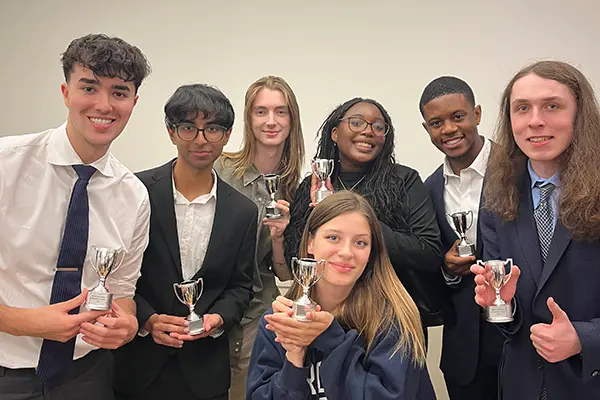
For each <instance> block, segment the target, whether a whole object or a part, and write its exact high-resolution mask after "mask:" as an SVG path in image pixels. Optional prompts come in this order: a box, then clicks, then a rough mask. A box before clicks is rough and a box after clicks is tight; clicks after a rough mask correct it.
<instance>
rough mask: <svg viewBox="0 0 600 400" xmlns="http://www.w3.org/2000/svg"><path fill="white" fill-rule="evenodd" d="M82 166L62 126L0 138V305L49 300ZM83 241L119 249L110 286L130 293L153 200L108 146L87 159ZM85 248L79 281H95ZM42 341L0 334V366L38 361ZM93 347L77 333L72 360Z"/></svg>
mask: <svg viewBox="0 0 600 400" xmlns="http://www.w3.org/2000/svg"><path fill="white" fill-rule="evenodd" d="M75 164H83V162H82V161H81V159H80V158H79V156H78V155H77V153H76V152H75V150H74V149H73V147H72V146H71V143H70V141H69V139H68V137H67V133H66V124H63V125H62V126H60V127H59V128H56V129H51V130H47V131H44V132H41V133H37V134H30V135H19V136H10V137H4V138H0V227H1V229H0V304H2V305H5V306H9V307H19V308H37V307H43V306H47V305H48V304H49V302H50V293H51V291H52V282H53V280H54V269H55V268H56V263H57V260H58V253H59V251H60V246H61V241H62V236H63V230H64V226H65V220H66V216H67V210H68V207H69V200H70V198H71V192H72V190H73V186H74V184H75V182H76V181H77V174H76V172H75V170H74V169H73V168H72V167H71V166H72V165H75ZM91 165H92V166H94V167H95V168H96V169H97V172H96V173H95V174H94V175H93V176H92V178H91V179H90V182H89V184H88V188H87V190H88V198H89V210H90V213H89V238H88V245H89V246H92V245H98V246H104V247H112V248H123V249H125V250H126V252H127V253H126V256H125V258H124V260H123V262H122V264H121V266H120V267H119V268H118V269H117V270H116V271H113V272H112V273H111V274H110V275H109V277H108V279H107V286H108V287H109V289H110V291H111V292H112V293H113V294H114V295H115V298H123V297H127V298H132V297H133V294H134V291H135V284H136V281H137V279H138V278H139V276H140V266H141V262H142V256H143V254H144V250H145V249H146V246H147V244H148V229H149V223H150V220H149V219H150V206H149V200H148V192H147V190H146V188H145V186H144V185H143V184H142V183H141V182H140V181H139V180H138V179H137V177H136V176H135V175H133V173H131V172H130V171H129V170H128V169H127V168H126V167H125V166H124V165H123V164H121V163H120V162H119V161H118V160H117V159H116V158H115V157H114V156H113V155H112V154H110V152H108V153H107V154H105V155H104V156H103V157H102V158H101V159H99V160H98V161H95V162H94V163H92V164H91ZM98 281H99V279H98V275H97V274H96V272H95V271H94V269H93V268H92V266H91V264H90V252H88V254H87V256H86V258H85V262H84V265H83V274H82V281H81V287H82V288H92V287H94V286H96V285H97V284H98ZM41 346H42V339H40V338H34V337H25V336H12V335H9V334H7V333H2V332H0V366H4V367H8V368H33V367H36V365H37V363H38V359H39V354H40V350H41ZM93 349H95V347H94V346H91V345H89V344H87V343H85V342H83V341H82V340H81V336H78V337H77V340H76V344H75V354H74V358H75V359H77V358H80V357H83V356H84V355H85V354H87V353H88V352H90V351H91V350H93Z"/></svg>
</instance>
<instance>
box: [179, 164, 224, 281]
mask: <svg viewBox="0 0 600 400" xmlns="http://www.w3.org/2000/svg"><path fill="white" fill-rule="evenodd" d="M212 177H213V186H212V188H211V190H210V192H209V193H207V194H203V195H201V196H198V197H196V198H195V199H194V200H192V201H189V200H188V199H186V198H185V196H184V195H182V194H181V193H180V192H179V191H178V190H177V188H176V187H175V180H173V198H174V202H175V218H176V219H177V236H178V238H179V253H180V257H181V272H182V273H183V279H192V277H193V276H194V275H196V272H198V271H200V268H202V263H203V262H204V257H205V256H206V250H207V249H208V242H209V241H210V235H211V233H212V228H213V221H214V220H215V208H216V206H217V175H216V173H215V171H214V170H213V171H212Z"/></svg>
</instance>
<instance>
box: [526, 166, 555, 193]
mask: <svg viewBox="0 0 600 400" xmlns="http://www.w3.org/2000/svg"><path fill="white" fill-rule="evenodd" d="M527 171H528V172H529V177H530V178H531V188H532V189H533V188H534V187H535V183H536V182H542V184H541V186H544V185H546V184H548V183H551V184H553V185H554V188H555V189H558V188H559V187H560V177H559V173H558V172H557V173H555V174H554V175H552V176H551V177H550V178H548V179H544V178H540V176H539V175H538V174H536V173H535V171H534V170H533V167H532V166H531V160H527Z"/></svg>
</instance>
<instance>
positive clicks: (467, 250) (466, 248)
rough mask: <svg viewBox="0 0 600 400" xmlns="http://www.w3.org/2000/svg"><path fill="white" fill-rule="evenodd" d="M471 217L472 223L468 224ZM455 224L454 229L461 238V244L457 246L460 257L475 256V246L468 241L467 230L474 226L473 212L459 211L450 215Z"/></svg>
mask: <svg viewBox="0 0 600 400" xmlns="http://www.w3.org/2000/svg"><path fill="white" fill-rule="evenodd" d="M469 215H470V216H471V222H467V219H468V218H467V217H468V216H469ZM449 216H450V218H452V222H453V223H454V228H455V229H456V232H457V233H458V235H459V236H460V242H459V243H458V244H457V245H456V250H458V255H459V256H460V257H469V256H474V255H475V245H474V244H473V243H470V242H469V241H468V240H467V230H469V229H471V226H473V220H474V218H473V211H459V212H455V213H454V214H451V215H449Z"/></svg>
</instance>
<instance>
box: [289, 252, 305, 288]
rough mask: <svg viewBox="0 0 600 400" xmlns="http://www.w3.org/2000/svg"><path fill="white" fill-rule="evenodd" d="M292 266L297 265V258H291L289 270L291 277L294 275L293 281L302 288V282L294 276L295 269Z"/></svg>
mask: <svg viewBox="0 0 600 400" xmlns="http://www.w3.org/2000/svg"><path fill="white" fill-rule="evenodd" d="M294 264H298V258H297V257H292V262H291V265H290V270H292V275H294V280H295V281H296V282H297V283H298V284H299V285H301V286H302V280H301V279H300V278H298V275H296V268H294Z"/></svg>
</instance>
